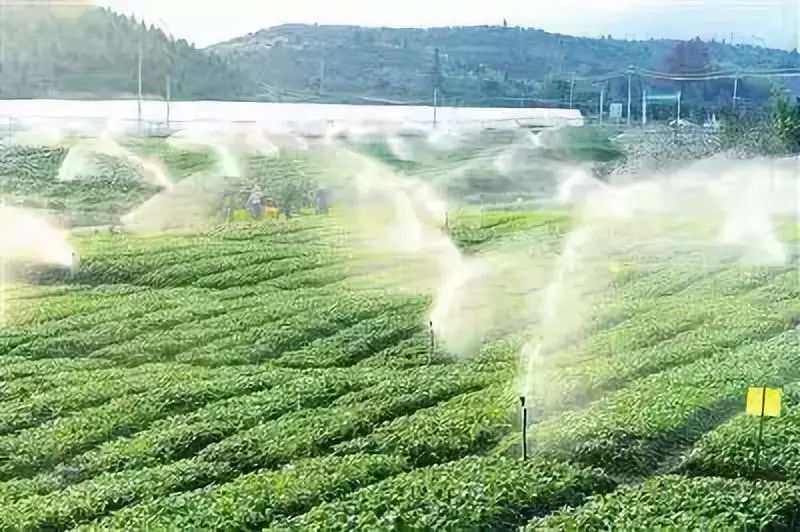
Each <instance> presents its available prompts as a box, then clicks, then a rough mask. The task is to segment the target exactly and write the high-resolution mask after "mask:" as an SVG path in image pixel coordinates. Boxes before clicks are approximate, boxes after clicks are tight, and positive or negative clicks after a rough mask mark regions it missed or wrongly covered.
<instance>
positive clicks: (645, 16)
mask: <svg viewBox="0 0 800 532" xmlns="http://www.w3.org/2000/svg"><path fill="white" fill-rule="evenodd" d="M95 3H96V4H98V5H102V6H106V7H111V8H112V9H114V10H116V11H119V12H121V13H126V14H131V13H132V14H135V15H136V16H137V18H142V16H144V18H145V20H146V21H147V22H149V23H153V24H155V25H156V26H159V27H161V28H162V29H164V30H165V31H167V32H168V33H171V34H173V35H175V36H177V37H183V38H185V39H187V40H188V41H190V42H194V43H195V44H197V45H198V46H207V45H209V44H213V43H216V42H220V41H224V40H228V39H231V38H233V37H237V36H239V35H243V34H246V33H248V32H253V31H257V30H259V29H262V28H265V27H268V26H275V25H278V24H284V23H290V22H304V23H309V24H313V23H319V24H354V25H363V26H393V27H401V26H415V27H431V26H459V25H475V24H490V25H499V24H502V21H503V19H504V18H505V19H507V20H508V23H509V25H513V26H517V25H519V26H530V27H536V28H541V29H544V30H547V31H552V32H558V33H567V34H573V35H587V36H599V35H601V34H608V33H610V34H612V35H614V36H615V37H618V38H625V37H628V38H645V39H646V38H650V37H672V38H691V37H693V36H696V35H699V36H701V37H703V38H711V37H716V38H717V39H718V40H721V39H722V38H726V39H729V40H730V38H731V34H733V38H734V41H736V42H746V43H749V44H762V45H766V46H771V47H779V48H787V49H791V48H794V47H797V46H798V27H800V16H799V15H798V4H799V3H800V0H488V1H487V0H403V1H400V2H397V1H389V0H96V1H95Z"/></svg>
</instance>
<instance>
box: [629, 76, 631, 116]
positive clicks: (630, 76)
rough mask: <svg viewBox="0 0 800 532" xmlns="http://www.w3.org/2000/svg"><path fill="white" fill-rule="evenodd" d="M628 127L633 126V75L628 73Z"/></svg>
mask: <svg viewBox="0 0 800 532" xmlns="http://www.w3.org/2000/svg"><path fill="white" fill-rule="evenodd" d="M628 127H631V75H630V74H628Z"/></svg>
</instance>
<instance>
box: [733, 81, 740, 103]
mask: <svg viewBox="0 0 800 532" xmlns="http://www.w3.org/2000/svg"><path fill="white" fill-rule="evenodd" d="M738 93H739V78H733V108H734V109H736V96H737V95H738Z"/></svg>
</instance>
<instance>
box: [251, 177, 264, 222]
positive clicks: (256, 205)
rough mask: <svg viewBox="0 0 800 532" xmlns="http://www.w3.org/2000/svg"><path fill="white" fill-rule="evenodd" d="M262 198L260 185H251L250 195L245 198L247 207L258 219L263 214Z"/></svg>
mask: <svg viewBox="0 0 800 532" xmlns="http://www.w3.org/2000/svg"><path fill="white" fill-rule="evenodd" d="M263 198H264V193H263V192H261V187H259V186H258V185H255V186H253V190H252V191H251V192H250V197H248V198H247V209H248V210H249V211H250V212H252V213H253V217H254V218H255V219H256V220H260V219H261V216H262V214H263V207H262V205H261V201H262V200H263Z"/></svg>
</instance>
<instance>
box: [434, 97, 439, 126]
mask: <svg viewBox="0 0 800 532" xmlns="http://www.w3.org/2000/svg"><path fill="white" fill-rule="evenodd" d="M438 100H439V88H438V87H436V88H435V89H433V127H436V119H437V117H436V108H437V106H438V105H439V104H438Z"/></svg>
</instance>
